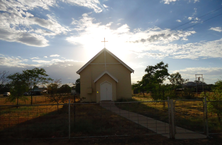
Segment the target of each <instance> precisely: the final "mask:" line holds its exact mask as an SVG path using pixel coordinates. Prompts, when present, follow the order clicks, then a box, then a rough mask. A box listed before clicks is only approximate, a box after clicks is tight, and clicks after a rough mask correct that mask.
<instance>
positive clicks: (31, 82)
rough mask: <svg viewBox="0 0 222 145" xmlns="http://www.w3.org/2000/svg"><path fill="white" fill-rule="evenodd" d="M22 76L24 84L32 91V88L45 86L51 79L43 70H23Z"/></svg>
mask: <svg viewBox="0 0 222 145" xmlns="http://www.w3.org/2000/svg"><path fill="white" fill-rule="evenodd" d="M23 76H24V79H25V82H26V84H27V85H28V87H29V89H31V90H33V89H34V87H35V86H37V85H40V84H45V83H48V81H52V79H51V78H49V77H48V74H47V73H46V71H45V69H43V68H34V69H31V70H24V71H23ZM31 105H32V93H31Z"/></svg>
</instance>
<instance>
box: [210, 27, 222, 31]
mask: <svg viewBox="0 0 222 145" xmlns="http://www.w3.org/2000/svg"><path fill="white" fill-rule="evenodd" d="M209 30H213V31H217V32H222V29H221V27H211V28H210V29H209Z"/></svg>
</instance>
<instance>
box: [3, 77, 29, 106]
mask: <svg viewBox="0 0 222 145" xmlns="http://www.w3.org/2000/svg"><path fill="white" fill-rule="evenodd" d="M7 78H8V79H9V80H11V82H10V84H11V86H12V87H11V90H10V92H11V95H10V96H9V97H8V98H7V99H6V101H10V102H14V101H15V100H17V103H16V104H17V106H18V101H19V99H20V100H25V99H26V97H25V96H24V95H23V94H24V92H26V91H27V90H28V85H27V83H26V80H25V77H24V74H20V73H15V74H13V75H9V76H8V77H7Z"/></svg>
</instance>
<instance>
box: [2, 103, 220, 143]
mask: <svg viewBox="0 0 222 145" xmlns="http://www.w3.org/2000/svg"><path fill="white" fill-rule="evenodd" d="M221 103H222V102H220V101H206V100H205V101H204V100H163V101H134V102H101V103H64V104H58V105H57V104H34V105H19V106H16V105H0V139H25V138H26V139H27V138H30V139H34V138H87V137H109V136H133V135H156V134H161V135H163V136H166V137H171V138H173V137H174V136H175V134H184V133H193V132H190V131H194V132H198V133H202V134H206V135H212V134H220V133H222V126H221V119H220V118H218V114H217V112H215V110H214V109H212V108H213V107H214V108H215V106H216V107H218V108H220V107H221V106H222V104H221ZM220 115H221V114H219V117H220ZM180 128H184V129H185V132H184V130H180ZM187 130H189V131H187Z"/></svg>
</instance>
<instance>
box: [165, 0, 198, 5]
mask: <svg viewBox="0 0 222 145" xmlns="http://www.w3.org/2000/svg"><path fill="white" fill-rule="evenodd" d="M176 1H179V0H162V1H161V2H163V3H164V4H170V3H173V2H176ZM187 1H188V2H193V3H196V2H199V0H187Z"/></svg>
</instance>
